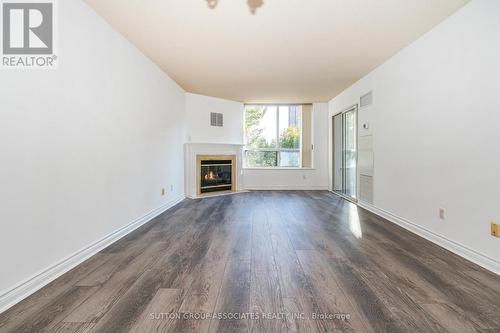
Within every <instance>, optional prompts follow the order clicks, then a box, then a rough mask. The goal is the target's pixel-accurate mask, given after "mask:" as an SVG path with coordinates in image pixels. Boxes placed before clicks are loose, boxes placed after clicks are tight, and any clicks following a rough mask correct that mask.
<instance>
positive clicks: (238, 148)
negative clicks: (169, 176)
mask: <svg viewBox="0 0 500 333" xmlns="http://www.w3.org/2000/svg"><path fill="white" fill-rule="evenodd" d="M243 146H244V145H243V144H237V143H236V144H227V143H203V142H188V143H185V144H184V174H185V180H184V184H185V190H186V196H187V197H189V198H197V197H198V195H197V191H196V189H197V186H196V185H197V184H196V156H197V155H236V175H234V177H236V178H235V179H236V191H238V192H239V191H242V189H243V186H242V185H243V179H242V176H243V172H242V157H243Z"/></svg>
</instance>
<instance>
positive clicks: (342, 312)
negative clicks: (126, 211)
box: [0, 191, 500, 333]
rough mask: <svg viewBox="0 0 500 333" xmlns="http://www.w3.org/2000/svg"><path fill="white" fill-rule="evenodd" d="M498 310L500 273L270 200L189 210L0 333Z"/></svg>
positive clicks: (361, 326) (474, 327)
mask: <svg viewBox="0 0 500 333" xmlns="http://www.w3.org/2000/svg"><path fill="white" fill-rule="evenodd" d="M208 313H209V314H215V315H218V316H221V317H223V316H228V317H230V318H225V317H224V318H209V319H203V316H206V314H208ZM263 314H266V315H265V316H264V315H263ZM499 314H500V277H498V276H497V275H495V274H493V273H490V272H488V271H486V270H484V269H482V268H481V267H479V266H477V265H474V264H472V263H470V262H468V261H466V260H464V259H462V258H460V257H458V256H456V255H454V254H452V253H450V252H448V251H446V250H444V249H442V248H440V247H439V246H436V245H434V244H432V243H430V242H428V241H426V240H425V239H422V238H420V237H418V236H416V235H414V234H412V233H409V232H407V231H405V230H404V229H402V228H400V227H398V226H396V225H394V224H392V223H390V222H387V221H385V220H383V219H381V218H379V217H377V216H376V215H373V214H371V213H369V212H367V211H365V210H363V209H361V208H357V207H356V206H355V205H353V204H351V203H349V202H347V201H345V200H343V199H340V198H339V197H337V196H335V195H333V194H331V193H329V192H324V191H304V192H299V191H288V192H280V191H270V192H251V193H241V194H235V195H228V196H221V197H214V198H206V199H201V200H185V201H183V202H182V203H181V204H179V205H177V206H176V207H174V208H173V209H171V210H169V211H168V212H166V213H165V214H163V215H161V216H159V217H158V218H156V219H155V220H154V221H152V222H150V223H149V224H147V225H145V226H143V227H142V228H140V229H138V230H136V231H135V232H134V233H132V234H130V235H128V236H127V237H125V238H124V239H122V240H120V241H119V242H117V243H115V244H113V245H112V246H110V247H108V248H107V249H105V250H103V251H101V252H100V253H99V254H97V255H95V256H94V257H92V258H91V259H89V260H88V261H86V262H85V263H83V264H81V265H79V266H78V267H76V268H75V269H73V270H72V271H70V272H68V273H67V274H65V275H63V276H62V277H60V278H59V279H57V280H55V281H54V282H52V283H51V284H50V285H48V286H46V287H45V288H43V289H42V290H40V291H38V292H37V293H35V294H34V295H32V296H31V297H29V298H27V299H26V300H24V301H23V302H21V303H19V304H17V305H16V306H14V307H13V308H11V309H10V310H8V311H7V312H5V313H3V314H1V315H0V332H16V333H20V332H29V333H33V332H80V333H81V332H106V333H111V332H141V333H145V332H173V333H177V332H250V331H251V332H333V331H341V332H499V331H500V316H499ZM234 315H236V316H240V317H239V318H236V319H235V318H233V317H232V316H234ZM199 317H201V318H199Z"/></svg>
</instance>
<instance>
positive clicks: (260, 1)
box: [206, 0, 264, 15]
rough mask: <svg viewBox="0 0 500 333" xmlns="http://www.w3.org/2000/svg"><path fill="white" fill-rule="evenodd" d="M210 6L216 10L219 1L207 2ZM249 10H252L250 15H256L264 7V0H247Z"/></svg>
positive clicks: (208, 0) (209, 0)
mask: <svg viewBox="0 0 500 333" xmlns="http://www.w3.org/2000/svg"><path fill="white" fill-rule="evenodd" d="M206 1H207V4H208V8H210V9H215V7H217V5H218V4H219V0H206ZM247 3H248V8H250V13H252V14H253V15H255V13H257V9H258V8H260V7H262V6H263V5H264V0H247Z"/></svg>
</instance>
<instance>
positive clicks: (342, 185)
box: [331, 104, 359, 202]
mask: <svg viewBox="0 0 500 333" xmlns="http://www.w3.org/2000/svg"><path fill="white" fill-rule="evenodd" d="M358 110H359V108H358V104H354V105H351V106H350V107H348V108H345V109H344V110H342V111H340V112H337V113H335V114H334V115H332V119H331V124H332V125H331V126H332V192H333V193H335V194H337V195H339V196H341V197H343V198H345V199H347V200H349V201H352V202H358V182H359V177H358V162H359V161H358V148H359V147H358V145H359V140H358V133H359V128H358V126H359V121H358ZM351 111H354V115H355V116H354V117H355V129H354V132H355V133H354V135H355V137H356V171H355V175H356V176H355V177H356V189H355V197H351V196H349V195H347V194H346V193H345V189H346V177H345V173H346V167H345V159H344V156H345V155H344V153H345V148H346V146H345V145H346V142H345V141H346V140H345V134H346V133H345V126H344V124H345V114H346V113H347V112H351ZM339 115H341V124H342V126H341V128H342V135H341V138H342V145H341V146H342V152H341V156H342V157H341V158H342V161H341V162H342V163H341V165H342V184H341V188H342V190H341V191H336V190H335V165H336V163H335V162H336V161H335V123H334V122H335V120H334V119H335V117H337V116H339Z"/></svg>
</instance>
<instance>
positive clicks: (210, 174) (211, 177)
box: [205, 171, 219, 180]
mask: <svg viewBox="0 0 500 333" xmlns="http://www.w3.org/2000/svg"><path fill="white" fill-rule="evenodd" d="M217 178H219V177H218V176H217V174H216V173H215V172H213V171H209V172H208V173H207V174H206V175H205V180H215V179H217Z"/></svg>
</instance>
